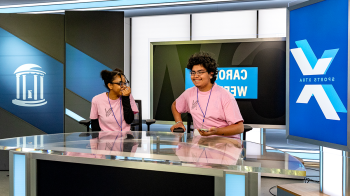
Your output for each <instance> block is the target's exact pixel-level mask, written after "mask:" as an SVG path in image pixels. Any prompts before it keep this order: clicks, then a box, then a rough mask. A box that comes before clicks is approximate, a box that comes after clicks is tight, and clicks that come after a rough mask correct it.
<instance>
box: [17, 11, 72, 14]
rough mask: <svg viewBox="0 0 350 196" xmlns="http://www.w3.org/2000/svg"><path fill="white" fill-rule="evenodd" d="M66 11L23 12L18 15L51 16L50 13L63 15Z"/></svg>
mask: <svg viewBox="0 0 350 196" xmlns="http://www.w3.org/2000/svg"><path fill="white" fill-rule="evenodd" d="M65 11H66V10H54V11H40V12H23V13H19V14H52V13H64V12H65Z"/></svg>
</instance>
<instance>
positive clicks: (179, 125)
mask: <svg viewBox="0 0 350 196" xmlns="http://www.w3.org/2000/svg"><path fill="white" fill-rule="evenodd" d="M176 128H182V129H183V130H184V131H186V128H185V126H184V124H183V123H182V122H178V123H176V124H175V125H173V126H172V127H170V131H171V132H173V131H174V129H176Z"/></svg>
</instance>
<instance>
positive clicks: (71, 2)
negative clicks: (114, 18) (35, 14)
mask: <svg viewBox="0 0 350 196" xmlns="http://www.w3.org/2000/svg"><path fill="white" fill-rule="evenodd" d="M100 1H108V0H75V1H58V2H49V3H30V4H18V5H6V6H0V9H3V8H18V7H33V6H43V5H62V4H75V3H91V2H100Z"/></svg>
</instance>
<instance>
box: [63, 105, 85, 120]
mask: <svg viewBox="0 0 350 196" xmlns="http://www.w3.org/2000/svg"><path fill="white" fill-rule="evenodd" d="M66 115H67V116H69V117H71V118H73V119H74V120H76V121H78V122H79V121H81V120H85V118H83V117H81V116H79V115H78V114H76V113H74V112H72V111H71V110H69V109H67V108H66Z"/></svg>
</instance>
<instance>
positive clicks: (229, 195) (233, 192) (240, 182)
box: [225, 174, 246, 196]
mask: <svg viewBox="0 0 350 196" xmlns="http://www.w3.org/2000/svg"><path fill="white" fill-rule="evenodd" d="M225 178H226V179H225V180H226V181H225V183H226V184H225V195H226V196H245V186H246V184H245V175H237V174H226V177H225Z"/></svg>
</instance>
